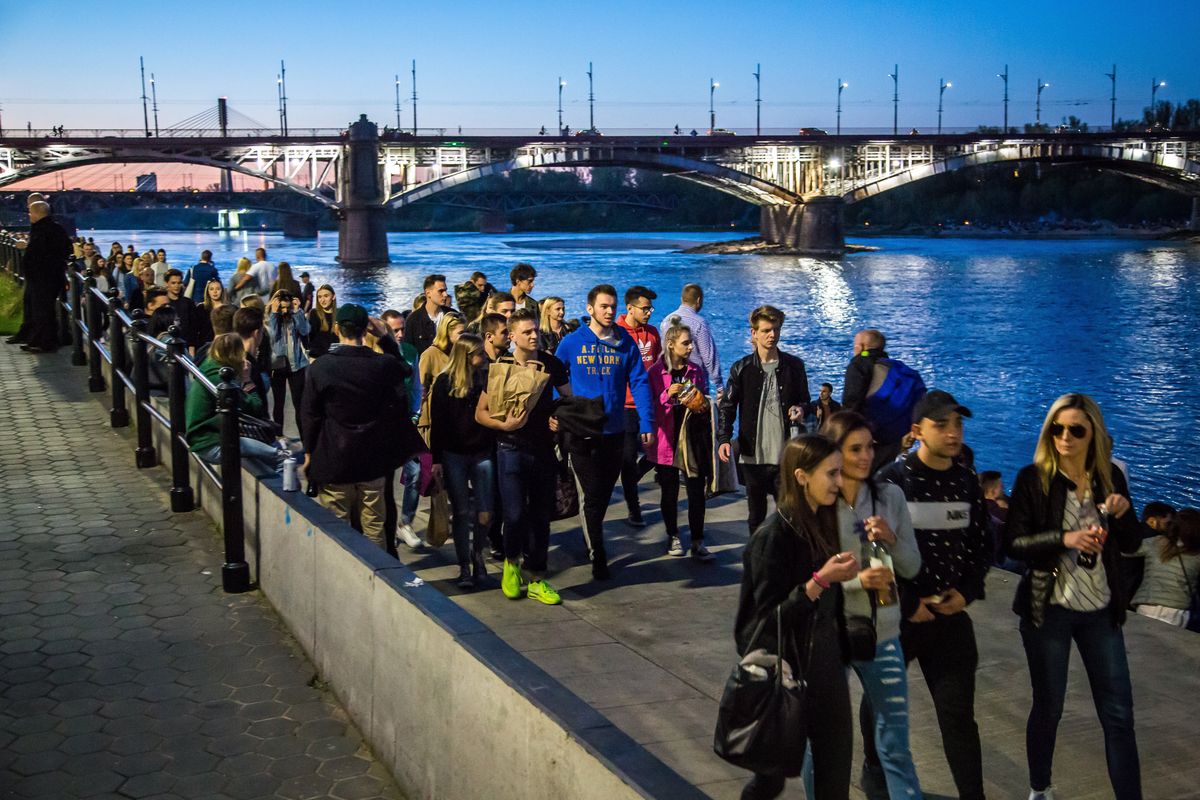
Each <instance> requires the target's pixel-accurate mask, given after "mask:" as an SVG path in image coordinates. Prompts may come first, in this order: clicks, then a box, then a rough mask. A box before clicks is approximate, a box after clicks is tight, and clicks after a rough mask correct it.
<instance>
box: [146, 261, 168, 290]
mask: <svg viewBox="0 0 1200 800" xmlns="http://www.w3.org/2000/svg"><path fill="white" fill-rule="evenodd" d="M150 268H151V269H153V270H154V283H155V284H157V285H158V286H166V285H167V270H169V269H170V268H171V265H170V264H168V263H167V262H165V261H155V262H154V263H153V264H151V265H150Z"/></svg>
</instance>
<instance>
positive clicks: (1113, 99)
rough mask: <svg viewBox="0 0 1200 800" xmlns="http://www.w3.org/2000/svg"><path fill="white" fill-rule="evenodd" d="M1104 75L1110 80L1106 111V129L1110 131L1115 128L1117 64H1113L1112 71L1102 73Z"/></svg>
mask: <svg viewBox="0 0 1200 800" xmlns="http://www.w3.org/2000/svg"><path fill="white" fill-rule="evenodd" d="M1104 77H1106V78H1108V79H1109V80H1110V81H1112V97H1110V98H1109V103H1110V104H1111V105H1110V110H1109V113H1108V129H1109V130H1110V131H1112V130H1116V129H1117V65H1116V64H1113V71H1112V72H1106V73H1104Z"/></svg>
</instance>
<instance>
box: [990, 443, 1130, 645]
mask: <svg viewBox="0 0 1200 800" xmlns="http://www.w3.org/2000/svg"><path fill="white" fill-rule="evenodd" d="M1112 482H1113V492H1115V493H1116V494H1120V495H1124V496H1125V498H1126V499H1128V498H1129V486H1128V484H1127V482H1126V480H1125V474H1124V473H1123V472H1121V470H1120V468H1119V467H1117V466H1115V465H1114V466H1113V467H1112ZM1075 488H1076V487H1075V484H1074V483H1073V482H1072V481H1071V480H1070V479H1068V478H1067V476H1065V475H1063V474H1062V473H1061V472H1058V473H1055V475H1054V477H1053V478H1051V479H1050V491H1049V492H1048V493H1047V492H1045V491H1043V490H1042V483H1041V475H1040V474H1039V473H1038V468H1037V466H1036V465H1034V464H1030V465H1028V466H1026V467H1024V468H1023V469H1022V470H1021V471H1020V472H1018V473H1017V480H1016V483H1015V484H1014V485H1013V492H1012V498H1011V499H1010V500H1009V505H1008V520H1007V523H1006V525H1005V530H1004V550H1005V552H1006V553H1007V554H1008V555H1009V556H1010V557H1012V558H1015V559H1017V560H1018V561H1023V562H1025V574H1024V575H1023V576H1022V577H1021V583H1020V585H1018V587H1017V595H1016V597H1015V598H1014V600H1013V611H1014V612H1015V613H1016V614H1017V615H1018V616H1020V617H1021V619H1022V620H1025V621H1027V622H1030V623H1031V624H1032V625H1033V626H1034V627H1035V628H1037V627H1041V625H1042V623H1043V622H1044V621H1045V619H1046V607H1047V606H1048V605H1050V598H1051V597H1052V595H1053V593H1054V583H1055V581H1056V580H1057V579H1058V569H1059V566H1058V563H1059V556H1060V555H1062V554H1063V553H1064V552H1066V550H1067V547H1066V545H1064V544H1063V529H1062V521H1063V512H1064V511H1065V509H1066V505H1067V492H1070V491H1075ZM1104 496H1105V494H1104V489H1103V487H1101V486H1100V481H1099V479H1098V478H1093V480H1092V497H1094V498H1096V499H1097V502H1102V498H1103V497H1104ZM1132 505H1133V504H1132V502H1131V503H1130V509H1129V510H1128V511H1126V512H1125V514H1124V515H1122V516H1120V517H1113V518H1110V519H1109V522H1108V525H1109V536H1108V538H1107V539H1106V540H1105V542H1104V551H1103V552H1102V553H1101V560H1102V562H1103V564H1104V570H1105V572H1106V573H1107V575H1108V585H1109V589H1110V590H1111V592H1112V600H1111V601H1110V603H1109V606H1108V610H1109V613H1110V614H1111V615H1112V621H1113V624H1114V625H1121V624H1123V623H1124V622H1125V607H1126V605H1128V602H1129V599H1128V598H1127V597H1126V596H1125V594H1126V593H1125V587H1124V584H1123V583H1122V581H1121V566H1120V561H1121V553H1122V552H1124V553H1132V552H1135V551H1136V550H1137V549H1138V546H1139V545H1140V544H1141V532H1140V530H1139V528H1138V521H1137V515H1136V514H1135V513H1134V511H1133V507H1132Z"/></svg>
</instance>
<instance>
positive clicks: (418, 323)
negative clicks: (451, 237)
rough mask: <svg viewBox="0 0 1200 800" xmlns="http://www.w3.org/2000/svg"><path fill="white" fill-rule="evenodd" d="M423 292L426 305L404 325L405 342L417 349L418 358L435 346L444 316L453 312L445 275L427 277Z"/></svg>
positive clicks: (417, 310) (416, 311)
mask: <svg viewBox="0 0 1200 800" xmlns="http://www.w3.org/2000/svg"><path fill="white" fill-rule="evenodd" d="M422 290H423V291H424V292H425V304H424V305H423V306H421V307H420V308H418V309H416V310H415V311H413V312H412V313H411V314H409V315H408V321H407V322H406V323H405V325H404V341H406V342H408V343H409V344H411V345H412V346H413V347H415V348H416V349H417V355H418V356H420V355H421V354H422V353H424V352H425V351H426V350H427V349H429V346H430V345H431V344H433V337H434V335H435V334H437V323H438V320H439V319H441V316H442V314H444V313H446V312H447V311H452V310H453V309H452V308H451V306H450V294H449V293H448V292H447V291H446V276H445V275H426V276H425V282H424V284H423V285H422Z"/></svg>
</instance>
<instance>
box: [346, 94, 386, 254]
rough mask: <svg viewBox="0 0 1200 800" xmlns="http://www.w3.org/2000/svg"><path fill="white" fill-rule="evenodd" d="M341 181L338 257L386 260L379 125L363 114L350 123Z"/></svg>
mask: <svg viewBox="0 0 1200 800" xmlns="http://www.w3.org/2000/svg"><path fill="white" fill-rule="evenodd" d="M340 181H341V187H340V189H341V192H340V194H341V197H342V208H341V209H340V212H339V214H338V261H340V262H341V263H342V264H344V265H346V266H348V267H363V266H378V265H380V264H387V263H388V261H389V258H388V249H387V209H385V208H384V205H383V203H384V200H385V196H384V190H383V186H384V184H383V173H382V169H381V167H380V166H379V128H378V127H377V126H376V125H375V123H373V122H371V121H370V120H368V119H367V115H366V114H361V115H359V118H358V121H357V122H355V123H353V124H351V125H350V131H349V138H348V143H347V144H346V153H345V158H344V159H343V169H342V172H341V175H340Z"/></svg>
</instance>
